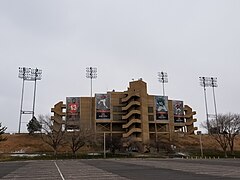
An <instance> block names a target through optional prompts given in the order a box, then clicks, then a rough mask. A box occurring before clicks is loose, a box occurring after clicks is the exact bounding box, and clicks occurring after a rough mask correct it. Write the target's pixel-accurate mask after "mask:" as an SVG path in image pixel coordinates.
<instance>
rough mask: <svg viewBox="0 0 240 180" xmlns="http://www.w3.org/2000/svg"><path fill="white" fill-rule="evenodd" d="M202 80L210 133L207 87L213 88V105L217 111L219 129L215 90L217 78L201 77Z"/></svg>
mask: <svg viewBox="0 0 240 180" xmlns="http://www.w3.org/2000/svg"><path fill="white" fill-rule="evenodd" d="M199 78H200V85H201V86H203V88H204V95H205V105H206V114H207V126H208V127H207V128H208V132H209V128H210V127H209V114H208V110H207V99H206V87H212V90H213V103H214V110H215V120H216V123H217V128H218V120H217V104H216V98H215V90H214V88H215V87H217V86H218V85H217V78H216V77H199Z"/></svg>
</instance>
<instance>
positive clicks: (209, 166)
mask: <svg viewBox="0 0 240 180" xmlns="http://www.w3.org/2000/svg"><path fill="white" fill-rule="evenodd" d="M239 167H240V160H238V159H211V160H205V159H204V160H195V159H107V160H104V159H95V160H56V161H51V160H45V161H19V162H1V163H0V179H32V180H40V179H44V180H47V179H59V180H70V179H122V180H124V179H138V180H141V179H151V180H152V179H164V180H172V179H178V180H188V179H189V180H190V179H191V180H192V179H194V180H200V179H208V180H215V179H222V180H228V179H229V180H231V179H240V171H239Z"/></svg>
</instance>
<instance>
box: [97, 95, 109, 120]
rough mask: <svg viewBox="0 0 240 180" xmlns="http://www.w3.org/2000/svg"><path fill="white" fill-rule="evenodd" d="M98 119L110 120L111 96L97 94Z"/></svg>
mask: <svg viewBox="0 0 240 180" xmlns="http://www.w3.org/2000/svg"><path fill="white" fill-rule="evenodd" d="M95 98H96V119H110V95H109V94H96V95H95Z"/></svg>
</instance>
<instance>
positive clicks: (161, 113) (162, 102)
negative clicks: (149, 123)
mask: <svg viewBox="0 0 240 180" xmlns="http://www.w3.org/2000/svg"><path fill="white" fill-rule="evenodd" d="M155 106H156V120H168V96H155Z"/></svg>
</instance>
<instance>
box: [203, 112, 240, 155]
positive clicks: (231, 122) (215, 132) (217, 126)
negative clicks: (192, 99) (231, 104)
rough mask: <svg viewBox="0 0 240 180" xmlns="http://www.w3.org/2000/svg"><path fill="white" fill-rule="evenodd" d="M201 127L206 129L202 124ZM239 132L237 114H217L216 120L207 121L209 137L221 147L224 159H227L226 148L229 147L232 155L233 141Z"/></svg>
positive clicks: (239, 123) (238, 117)
mask: <svg viewBox="0 0 240 180" xmlns="http://www.w3.org/2000/svg"><path fill="white" fill-rule="evenodd" d="M203 127H204V128H206V129H208V128H207V124H206V123H204V124H203ZM239 131H240V115H239V114H232V113H228V114H218V116H217V118H215V119H212V120H210V121H209V132H208V133H209V135H211V136H212V137H213V138H214V139H215V140H216V141H217V143H218V144H219V145H220V146H221V148H222V150H223V152H224V155H225V157H227V148H228V147H230V150H231V153H233V148H234V141H235V138H236V135H237V134H239Z"/></svg>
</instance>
